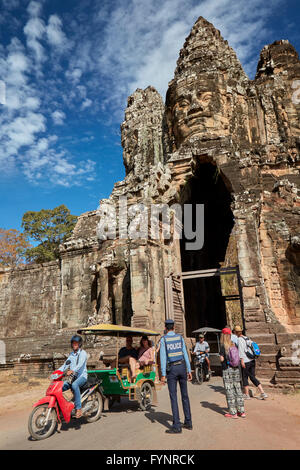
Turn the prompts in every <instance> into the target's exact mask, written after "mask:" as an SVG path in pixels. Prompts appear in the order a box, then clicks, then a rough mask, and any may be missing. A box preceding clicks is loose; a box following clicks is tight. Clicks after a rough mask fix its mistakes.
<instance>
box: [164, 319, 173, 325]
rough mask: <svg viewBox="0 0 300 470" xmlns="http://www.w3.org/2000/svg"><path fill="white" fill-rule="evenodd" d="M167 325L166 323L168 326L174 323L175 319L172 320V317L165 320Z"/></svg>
mask: <svg viewBox="0 0 300 470" xmlns="http://www.w3.org/2000/svg"><path fill="white" fill-rule="evenodd" d="M165 325H166V326H167V325H174V320H172V319H170V318H169V319H168V320H166V321H165Z"/></svg>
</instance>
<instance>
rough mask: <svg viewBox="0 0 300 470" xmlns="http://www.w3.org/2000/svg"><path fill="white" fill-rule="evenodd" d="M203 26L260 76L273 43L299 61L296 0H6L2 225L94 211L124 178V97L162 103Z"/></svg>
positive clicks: (1, 67)
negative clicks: (189, 41)
mask: <svg viewBox="0 0 300 470" xmlns="http://www.w3.org/2000/svg"><path fill="white" fill-rule="evenodd" d="M200 15H202V16H204V17H205V18H207V19H208V20H209V21H211V22H213V23H214V25H215V26H216V27H217V28H218V29H220V30H221V33H222V35H223V37H224V38H225V39H227V40H228V42H229V44H230V45H231V46H232V47H233V48H234V49H235V50H236V52H237V54H238V57H239V59H240V60H241V62H242V64H243V66H244V68H245V70H246V72H247V73H248V75H249V76H250V77H251V78H253V77H254V74H255V70H256V64H257V61H258V57H259V53H260V50H261V49H262V47H263V46H264V45H265V44H268V43H271V42H273V41H275V40H277V39H289V40H290V42H291V43H292V44H293V45H294V46H295V47H296V49H297V50H298V51H300V37H299V20H300V4H299V1H296V0H287V1H284V0H269V1H268V2H266V1H261V0H251V1H250V0H198V1H196V0H185V1H184V2H183V1H182V0H126V1H125V0H63V1H62V0H43V1H27V0H0V80H1V81H2V83H5V86H6V102H5V104H0V227H3V228H17V229H19V228H20V224H21V219H22V215H23V213H24V212H26V211H27V210H40V209H42V208H45V209H46V208H53V207H55V206H57V205H59V204H66V205H67V206H68V207H69V209H70V210H71V212H72V213H73V214H76V215H79V214H81V213H83V212H86V211H88V210H94V209H96V208H97V206H98V203H99V199H101V198H104V197H107V196H108V195H109V194H110V192H111V190H112V188H113V184H114V183H115V182H116V181H119V180H121V179H123V177H124V169H123V163H122V148H121V145H120V124H121V122H122V120H123V116H124V109H125V107H126V102H127V96H128V95H129V94H130V93H132V92H133V91H134V90H135V89H136V88H137V87H139V88H145V87H147V86H148V85H153V86H155V87H156V88H157V89H158V91H159V92H160V93H161V94H162V96H163V98H164V97H165V92H166V89H167V85H168V81H170V80H171V79H172V77H173V72H174V69H175V65H176V60H177V58H178V53H179V50H180V48H181V47H182V45H183V43H184V39H185V37H186V36H187V35H188V33H189V31H190V29H191V28H192V26H193V23H194V22H195V21H196V19H197V18H198V17H199V16H200Z"/></svg>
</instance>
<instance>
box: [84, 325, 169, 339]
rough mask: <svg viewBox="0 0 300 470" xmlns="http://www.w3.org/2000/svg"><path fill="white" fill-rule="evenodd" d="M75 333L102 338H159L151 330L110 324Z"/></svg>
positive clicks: (90, 327) (89, 327)
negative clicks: (100, 336)
mask: <svg viewBox="0 0 300 470" xmlns="http://www.w3.org/2000/svg"><path fill="white" fill-rule="evenodd" d="M77 333H79V334H84V335H102V336H118V337H125V336H128V335H130V336H143V335H146V336H159V334H160V333H157V332H156V331H153V330H145V329H144V328H135V327H131V326H122V325H112V324H110V323H101V324H99V325H93V326H88V327H86V328H81V329H79V330H77Z"/></svg>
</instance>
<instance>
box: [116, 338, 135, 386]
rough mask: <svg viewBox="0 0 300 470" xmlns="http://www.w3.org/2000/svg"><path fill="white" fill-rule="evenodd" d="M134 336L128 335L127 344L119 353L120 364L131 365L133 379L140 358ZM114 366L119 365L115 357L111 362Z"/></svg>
mask: <svg viewBox="0 0 300 470" xmlns="http://www.w3.org/2000/svg"><path fill="white" fill-rule="evenodd" d="M132 343H133V340H132V336H130V335H128V336H126V346H124V347H123V348H121V349H120V351H119V353H118V364H122V365H124V364H128V365H129V367H130V372H131V377H132V380H133V378H134V377H135V375H136V374H135V368H136V364H137V360H138V351H137V349H136V348H134V347H133V346H132ZM110 366H111V367H112V368H114V367H116V366H117V361H116V359H114V360H113V361H111V362H110Z"/></svg>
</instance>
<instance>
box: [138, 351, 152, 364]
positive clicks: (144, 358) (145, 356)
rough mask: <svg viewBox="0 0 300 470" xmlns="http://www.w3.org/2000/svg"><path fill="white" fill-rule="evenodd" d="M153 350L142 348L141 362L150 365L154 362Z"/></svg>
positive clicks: (140, 353)
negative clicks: (149, 363)
mask: <svg viewBox="0 0 300 470" xmlns="http://www.w3.org/2000/svg"><path fill="white" fill-rule="evenodd" d="M152 360H153V359H152V348H148V349H145V348H140V349H139V361H140V362H145V363H148V362H150V361H152Z"/></svg>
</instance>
